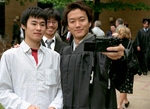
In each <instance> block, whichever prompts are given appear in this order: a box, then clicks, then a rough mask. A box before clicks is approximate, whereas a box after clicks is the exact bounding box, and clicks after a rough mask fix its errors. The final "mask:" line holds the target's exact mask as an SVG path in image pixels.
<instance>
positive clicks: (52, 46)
mask: <svg viewBox="0 0 150 109" xmlns="http://www.w3.org/2000/svg"><path fill="white" fill-rule="evenodd" d="M42 39H43V41H44V43H45V45H46V47H48V45H47V43H46V40H47V37H45V36H43V38H42ZM52 39H53V40H54V42H53V43H52V44H51V46H50V47H51V49H52V50H54V48H55V42H56V38H55V36H54V37H53V38H52Z"/></svg>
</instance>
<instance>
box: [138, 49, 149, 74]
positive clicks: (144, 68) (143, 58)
mask: <svg viewBox="0 0 150 109" xmlns="http://www.w3.org/2000/svg"><path fill="white" fill-rule="evenodd" d="M137 56H138V59H139V65H140V68H141V70H142V72H148V65H147V61H146V60H147V55H146V54H145V53H144V52H138V55H137Z"/></svg>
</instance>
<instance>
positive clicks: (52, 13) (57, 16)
mask: <svg viewBox="0 0 150 109" xmlns="http://www.w3.org/2000/svg"><path fill="white" fill-rule="evenodd" d="M44 12H45V13H46V14H47V19H50V18H55V20H57V22H58V29H60V27H61V24H60V21H61V17H60V14H59V12H58V11H57V10H56V9H53V8H45V9H44ZM58 29H57V30H58Z"/></svg>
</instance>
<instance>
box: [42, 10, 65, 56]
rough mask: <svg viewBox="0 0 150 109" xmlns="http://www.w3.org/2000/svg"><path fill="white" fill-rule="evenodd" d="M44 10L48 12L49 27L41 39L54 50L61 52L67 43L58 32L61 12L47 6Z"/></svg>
mask: <svg viewBox="0 0 150 109" xmlns="http://www.w3.org/2000/svg"><path fill="white" fill-rule="evenodd" d="M44 11H45V12H46V13H47V16H48V20H47V29H46V31H45V33H44V36H43V38H42V40H41V42H42V44H43V45H44V46H46V47H48V48H51V49H52V50H54V51H56V52H58V53H60V52H61V49H62V48H63V47H64V46H67V44H66V43H64V42H62V41H61V39H60V36H59V34H58V33H57V32H56V31H57V30H58V29H59V28H60V26H61V25H60V20H61V17H60V14H59V12H58V11H57V10H56V9H52V8H46V9H44Z"/></svg>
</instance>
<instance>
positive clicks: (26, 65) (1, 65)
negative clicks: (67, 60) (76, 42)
mask: <svg viewBox="0 0 150 109" xmlns="http://www.w3.org/2000/svg"><path fill="white" fill-rule="evenodd" d="M0 103H1V104H2V105H3V106H4V107H5V108H6V109H27V108H28V107H29V106H30V105H34V106H37V107H39V108H40V109H48V107H55V108H56V109H62V107H63V97H62V90H61V84H60V55H59V54H58V53H56V52H55V51H52V50H50V49H48V48H46V47H44V46H42V45H41V46H40V48H39V50H38V65H36V62H35V59H34V57H33V56H32V54H31V49H30V47H29V46H28V45H27V44H26V43H25V42H24V41H23V42H22V43H21V44H20V47H18V48H13V49H9V50H7V51H6V52H4V54H3V56H2V58H1V62H0Z"/></svg>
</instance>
